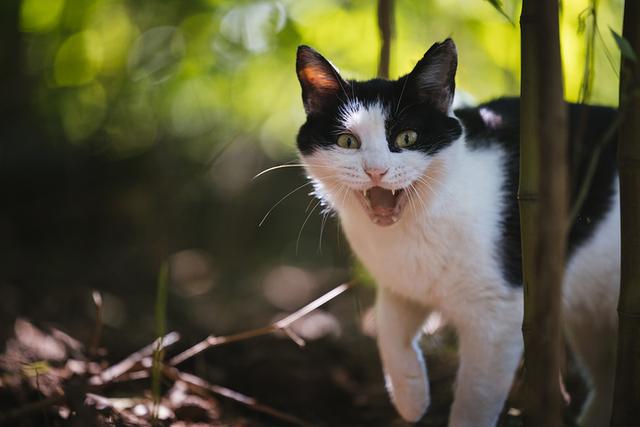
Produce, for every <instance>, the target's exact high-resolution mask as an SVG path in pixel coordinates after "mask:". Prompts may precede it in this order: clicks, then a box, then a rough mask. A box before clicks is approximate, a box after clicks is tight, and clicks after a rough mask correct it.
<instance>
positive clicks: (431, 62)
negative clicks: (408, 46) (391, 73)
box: [406, 39, 458, 114]
mask: <svg viewBox="0 0 640 427" xmlns="http://www.w3.org/2000/svg"><path fill="white" fill-rule="evenodd" d="M457 67H458V52H457V50H456V45H455V43H454V42H453V40H451V39H446V40H445V41H443V42H442V43H435V44H434V45H433V46H431V47H430V48H429V50H428V51H427V53H425V54H424V57H422V59H421V60H420V61H418V63H417V64H416V66H415V68H414V69H413V71H411V73H409V74H408V75H407V76H406V78H407V79H408V80H407V90H410V91H411V92H407V93H413V94H416V96H417V97H418V99H419V100H420V101H421V102H426V103H428V104H431V105H433V106H434V107H435V108H437V109H438V110H440V111H442V112H443V113H445V114H446V113H447V112H448V111H449V108H450V107H451V104H452V103H453V95H454V93H455V88H456V83H455V77H456V68H457Z"/></svg>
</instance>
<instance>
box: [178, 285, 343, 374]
mask: <svg viewBox="0 0 640 427" xmlns="http://www.w3.org/2000/svg"><path fill="white" fill-rule="evenodd" d="M350 287H351V283H343V284H342V285H340V286H337V287H335V288H334V289H332V290H331V291H329V292H327V293H326V294H324V295H322V296H321V297H320V298H318V299H316V300H314V301H312V302H310V303H309V304H307V305H305V306H304V307H302V308H301V309H299V310H298V311H296V312H295V313H292V314H290V315H288V316H287V317H285V318H284V319H282V320H279V321H277V322H275V323H272V324H270V325H268V326H264V327H262V328H257V329H252V330H250V331H245V332H240V333H238V334H233V335H227V336H222V337H217V336H214V335H209V336H208V337H207V338H205V339H204V340H202V341H200V342H199V343H197V344H196V345H194V346H193V347H191V348H189V349H187V350H185V351H183V352H182V353H180V354H178V355H177V356H175V357H173V358H172V359H171V360H170V361H169V365H172V366H175V365H178V364H180V363H182V362H184V361H185V360H187V359H190V358H191V357H193V356H195V355H196V354H199V353H201V352H203V351H205V350H206V349H208V348H210V347H215V346H218V345H222V344H229V343H231V342H236V341H243V340H246V339H249V338H254V337H259V336H262V335H269V334H272V333H274V332H277V331H280V330H284V331H285V333H286V330H287V329H288V327H289V326H290V325H291V324H292V323H293V322H295V321H296V320H298V319H300V318H301V317H304V316H306V315H307V314H309V313H311V312H312V311H314V310H315V309H317V308H318V307H320V306H322V305H324V304H326V303H327V302H329V301H331V300H332V299H334V298H335V297H337V296H338V295H340V294H342V293H343V292H345V291H346V290H347V289H349V288H350ZM289 337H291V335H289ZM294 342H296V344H298V345H300V344H299V342H298V341H296V340H294Z"/></svg>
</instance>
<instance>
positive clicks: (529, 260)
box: [518, 0, 568, 427]
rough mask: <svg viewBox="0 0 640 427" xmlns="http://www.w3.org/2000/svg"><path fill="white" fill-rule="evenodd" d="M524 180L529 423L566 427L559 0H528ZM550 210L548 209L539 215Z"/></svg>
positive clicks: (523, 17) (564, 206)
mask: <svg viewBox="0 0 640 427" xmlns="http://www.w3.org/2000/svg"><path fill="white" fill-rule="evenodd" d="M520 24H521V35H522V39H521V40H522V41H521V43H522V45H521V52H522V79H521V82H522V83H521V99H522V100H521V111H520V147H521V148H520V182H519V190H518V200H519V206H520V227H521V235H522V266H523V286H524V318H523V325H522V334H523V338H524V345H525V376H524V417H525V418H524V419H525V425H526V426H535V427H539V426H548V427H556V426H557V427H560V426H561V425H562V398H561V394H560V388H559V382H558V373H559V371H560V361H561V348H562V346H561V343H562V341H561V337H562V334H561V327H560V314H561V313H560V311H561V310H560V309H561V301H562V299H561V284H562V276H563V271H564V256H565V247H566V232H567V226H566V225H567V205H568V197H567V127H566V115H567V114H566V105H565V104H564V100H563V86H562V85H563V82H562V68H561V61H560V43H559V23H558V2H557V0H524V1H523V8H522V15H521V19H520ZM541 213H544V214H541Z"/></svg>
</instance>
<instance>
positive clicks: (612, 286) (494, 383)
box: [296, 39, 620, 427]
mask: <svg viewBox="0 0 640 427" xmlns="http://www.w3.org/2000/svg"><path fill="white" fill-rule="evenodd" d="M457 63H458V57H457V50H456V47H455V44H454V42H453V41H452V40H451V39H447V40H445V41H443V42H441V43H435V44H434V45H433V46H432V47H431V48H430V49H429V50H428V51H427V52H426V54H425V55H424V57H423V58H422V59H420V60H419V61H418V62H417V64H416V66H415V68H414V69H413V70H412V71H411V72H410V73H409V74H407V75H405V76H403V77H401V78H399V79H398V80H385V79H373V80H369V81H364V82H359V81H352V80H345V79H343V78H342V77H341V76H340V74H339V72H338V70H337V69H336V68H335V67H334V66H333V65H332V64H331V63H330V62H329V61H328V60H326V59H325V58H324V57H323V56H321V55H320V54H319V53H317V52H316V51H315V50H313V49H312V48H310V47H308V46H300V47H299V48H298V52H297V62H296V70H297V75H298V80H299V82H300V85H301V89H302V100H303V105H304V109H305V112H306V122H305V123H304V124H303V125H302V127H301V128H300V130H299V133H298V137H297V147H298V151H299V156H300V158H301V159H302V163H303V164H304V165H305V169H306V172H307V174H308V176H309V177H310V178H311V179H312V180H313V182H314V186H315V194H316V195H317V197H319V198H320V199H321V200H322V201H323V203H325V205H326V206H327V208H329V209H332V210H334V211H335V212H336V213H337V215H338V216H339V219H340V223H341V225H342V228H343V231H344V233H345V235H346V236H347V239H348V241H349V244H350V246H351V248H352V250H353V251H354V252H355V254H356V255H357V257H358V258H359V259H360V260H361V262H362V263H363V264H364V265H365V266H366V268H367V269H368V270H369V272H370V273H371V274H372V276H373V278H374V279H375V281H376V282H377V285H378V288H377V298H376V306H375V313H376V318H377V329H378V338H377V340H378V347H379V351H380V355H381V360H382V364H383V370H384V373H385V379H386V383H387V388H388V391H389V393H390V396H391V400H392V401H393V403H394V405H395V407H396V409H397V410H398V412H399V413H400V415H401V416H402V418H404V419H405V420H407V421H410V422H414V421H417V420H419V419H420V418H421V417H422V416H423V415H424V413H425V411H426V410H427V408H428V406H429V402H430V393H429V382H428V378H427V367H426V366H425V362H424V358H423V355H422V353H421V351H420V349H419V348H418V345H417V340H418V338H419V336H420V329H421V326H422V324H423V322H424V320H425V317H426V315H427V313H428V312H429V311H431V310H437V311H439V312H440V313H441V314H442V315H443V317H444V318H445V319H447V320H448V322H449V323H450V324H452V325H453V326H454V328H455V330H456V333H457V335H458V340H459V353H460V365H459V370H458V374H457V381H456V385H455V395H454V402H453V405H452V408H451V414H450V419H449V426H452V427H465V426H467V427H490V426H494V425H495V424H496V422H497V421H498V418H499V415H500V413H501V411H502V409H503V405H504V402H505V399H506V397H507V394H508V392H509V389H510V386H511V384H512V381H513V377H514V374H515V371H516V368H517V366H518V364H519V361H520V358H521V355H522V351H523V340H522V333H521V325H522V315H523V292H522V271H521V251H520V228H519V227H520V225H519V213H518V204H517V182H518V159H519V146H518V144H519V142H518V138H519V128H518V127H519V124H518V122H519V101H518V99H509V98H503V99H498V100H495V101H492V102H489V103H486V104H483V105H480V106H477V107H475V108H471V107H468V108H463V109H460V110H457V111H453V110H452V107H451V106H452V102H453V97H454V93H455V74H456V68H457ZM615 114H616V113H615V111H614V110H612V109H608V108H604V107H587V106H584V105H571V104H570V105H569V116H570V135H571V136H570V140H571V141H572V144H571V148H570V153H571V159H572V160H571V171H572V177H573V180H572V191H573V194H576V193H577V189H579V188H580V185H581V183H582V182H583V180H584V177H585V175H586V170H587V165H588V163H589V161H590V159H591V157H592V153H593V151H594V149H595V147H596V145H598V144H599V142H600V140H601V138H602V135H603V134H604V133H605V132H606V130H607V129H608V127H609V125H610V123H611V122H612V121H613V119H614V116H615ZM577 137H579V138H581V140H580V144H575V141H574V139H575V138H577ZM577 147H580V150H578V149H577ZM618 188H619V184H618V174H617V169H616V148H615V144H609V145H607V146H606V147H605V148H604V150H603V151H602V153H601V155H600V158H599V161H598V166H597V169H596V172H595V175H594V176H593V181H592V184H591V186H590V188H589V192H588V195H587V197H586V200H585V201H584V203H583V204H582V208H581V210H580V212H579V216H578V218H577V220H576V222H575V223H574V224H573V225H572V228H571V230H570V235H569V245H568V254H567V261H566V275H565V279H564V284H563V303H564V304H563V310H564V319H563V321H564V328H565V333H566V336H567V338H568V341H569V343H570V345H571V348H572V350H573V352H574V353H575V356H576V359H577V361H578V362H579V364H580V366H581V368H583V369H582V370H583V372H584V374H585V376H586V379H587V381H588V382H589V385H590V387H591V393H590V395H589V398H588V401H587V403H586V404H585V408H584V409H583V412H582V414H581V418H580V423H581V425H583V426H594V427H595V426H598V427H601V426H604V425H608V421H609V414H610V411H611V405H612V398H611V396H612V393H613V370H614V360H615V336H616V330H617V317H616V305H617V298H618V283H619V279H620V249H619V247H620V231H619V230H620V222H619V221H620V220H619V210H620V207H619V203H620V202H619V190H618ZM572 200H575V197H573V198H572Z"/></svg>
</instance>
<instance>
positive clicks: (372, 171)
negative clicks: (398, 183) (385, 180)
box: [364, 167, 389, 182]
mask: <svg viewBox="0 0 640 427" xmlns="http://www.w3.org/2000/svg"><path fill="white" fill-rule="evenodd" d="M387 172H389V168H387V169H383V168H372V167H366V168H364V173H366V174H367V175H369V178H371V180H372V181H373V182H380V180H381V179H382V177H383V176H385V175H386V174H387Z"/></svg>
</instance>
